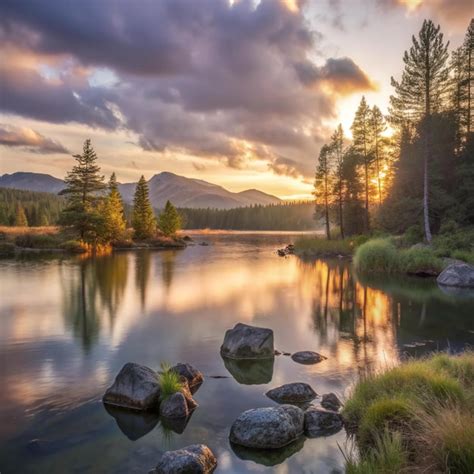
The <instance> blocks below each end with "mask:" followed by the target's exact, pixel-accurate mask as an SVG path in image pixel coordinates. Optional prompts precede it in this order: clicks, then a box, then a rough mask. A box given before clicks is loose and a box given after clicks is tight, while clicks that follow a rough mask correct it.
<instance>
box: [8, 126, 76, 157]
mask: <svg viewBox="0 0 474 474" xmlns="http://www.w3.org/2000/svg"><path fill="white" fill-rule="evenodd" d="M0 145H3V146H8V147H21V148H25V149H26V150H28V151H31V152H34V153H40V154H50V153H69V150H68V149H67V148H66V147H64V146H63V145H61V143H59V142H58V141H56V140H52V139H51V138H47V137H45V136H43V135H41V134H40V133H38V132H35V131H34V130H32V129H31V128H26V127H14V126H11V125H6V124H0Z"/></svg>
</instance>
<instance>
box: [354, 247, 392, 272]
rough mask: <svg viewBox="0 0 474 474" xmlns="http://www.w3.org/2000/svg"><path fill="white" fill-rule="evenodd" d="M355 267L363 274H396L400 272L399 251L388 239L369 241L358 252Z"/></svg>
mask: <svg viewBox="0 0 474 474" xmlns="http://www.w3.org/2000/svg"><path fill="white" fill-rule="evenodd" d="M354 265H355V268H356V269H357V270H358V271H361V272H367V271H370V272H383V273H396V272H398V271H399V260H398V253H397V249H396V248H395V245H393V243H392V242H391V241H390V240H388V239H372V240H369V241H367V242H366V243H364V244H362V245H361V246H360V247H359V248H358V249H357V250H356V253H355V256H354Z"/></svg>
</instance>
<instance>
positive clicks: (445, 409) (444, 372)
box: [343, 352, 474, 474]
mask: <svg viewBox="0 0 474 474" xmlns="http://www.w3.org/2000/svg"><path fill="white" fill-rule="evenodd" d="M343 417H344V419H345V422H346V424H347V425H348V426H349V427H350V428H352V430H353V432H354V433H355V440H356V443H357V446H358V447H359V453H360V456H359V458H358V459H357V460H354V458H347V459H346V467H347V472H349V473H353V474H359V473H362V472H369V473H370V472H403V471H405V470H406V471H410V472H412V471H413V472H415V471H416V472H418V471H424V472H453V473H454V472H456V473H466V474H467V473H472V472H474V353H472V352H466V353H464V354H463V355H460V356H449V355H447V354H438V355H434V356H432V357H430V358H427V359H423V360H419V361H414V360H412V361H408V362H405V363H403V364H401V365H400V366H398V367H394V368H391V369H389V370H386V371H385V372H381V373H377V374H369V375H367V376H365V377H363V378H361V379H360V380H359V381H358V382H357V384H356V385H355V386H354V389H353V391H352V394H351V396H350V398H349V400H348V401H347V402H346V404H345V406H344V410H343ZM387 433H388V434H387ZM387 436H388V437H387ZM394 440H399V441H400V443H399V447H398V448H397V449H396V450H395V454H397V453H398V454H400V456H395V459H398V460H399V461H400V463H401V464H400V465H398V466H397V467H396V469H398V471H397V470H395V471H394V470H392V467H390V466H389V467H384V465H383V462H384V460H385V459H386V458H387V446H389V447H393V442H394ZM406 453H409V455H408V456H407V455H406ZM364 469H365V470H364ZM377 469H378V471H377Z"/></svg>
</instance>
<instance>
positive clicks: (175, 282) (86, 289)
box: [0, 236, 474, 473]
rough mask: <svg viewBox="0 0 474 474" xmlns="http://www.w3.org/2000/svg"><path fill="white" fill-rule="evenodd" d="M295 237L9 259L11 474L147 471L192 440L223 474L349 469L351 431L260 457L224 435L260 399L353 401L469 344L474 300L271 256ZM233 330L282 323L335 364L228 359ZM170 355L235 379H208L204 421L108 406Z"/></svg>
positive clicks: (3, 311)
mask: <svg viewBox="0 0 474 474" xmlns="http://www.w3.org/2000/svg"><path fill="white" fill-rule="evenodd" d="M287 239H288V237H281V238H280V240H279V241H274V242H272V241H269V240H268V237H265V238H264V239H263V238H261V239H254V238H252V237H248V238H245V239H242V237H240V238H236V237H232V238H231V239H228V240H226V238H225V236H219V237H218V238H216V239H215V240H214V241H211V239H209V240H210V241H211V245H210V246H209V247H201V246H194V247H189V248H188V249H186V250H185V251H165V252H147V251H143V252H123V253H117V254H114V255H109V256H104V257H101V258H97V259H85V260H84V259H77V260H76V259H72V260H69V259H66V260H58V259H53V260H38V259H35V260H28V259H25V260H22V261H0V322H1V325H2V330H1V331H0V360H2V361H5V363H3V364H0V379H1V381H2V383H3V385H4V386H8V390H3V391H0V416H1V418H2V420H5V421H4V422H3V423H2V424H1V425H0V459H2V464H3V465H2V466H1V469H2V472H5V473H8V472H25V473H28V472H64V471H71V470H75V471H87V469H88V467H90V465H91V463H92V465H93V466H94V469H95V472H111V471H114V472H117V473H119V472H133V471H142V472H147V470H148V469H150V468H152V467H153V466H154V465H156V462H157V457H158V454H159V452H161V451H163V450H164V449H177V448H179V447H182V446H185V445H186V444H192V443H196V442H204V443H208V444H209V445H210V446H211V448H212V449H213V450H214V451H215V452H216V453H217V454H218V456H219V458H220V459H222V462H221V463H220V470H221V472H242V473H245V472H251V471H255V470H258V469H259V467H258V466H257V464H262V465H265V466H274V465H277V464H280V463H283V464H284V465H285V470H286V471H287V472H303V471H305V470H306V471H307V472H330V471H331V469H340V468H341V466H342V465H343V459H342V457H341V455H340V452H339V449H338V446H337V443H339V444H341V443H343V442H344V436H345V435H344V434H343V433H342V432H341V433H338V434H336V435H334V436H331V437H329V438H325V439H318V440H306V442H305V443H304V444H303V443H302V444H301V445H299V444H296V445H295V447H294V450H293V449H288V451H287V452H285V453H272V456H270V457H268V456H265V453H263V454H262V453H260V454H259V457H257V458H252V457H251V456H254V454H255V453H251V454H249V453H246V452H244V451H243V450H239V449H235V453H234V451H233V450H232V447H231V446H229V443H228V430H229V427H230V424H231V423H232V421H233V420H234V419H235V418H236V417H237V416H238V415H239V414H240V412H242V411H243V410H246V409H249V408H255V407H259V406H268V405H269V404H271V403H272V402H271V401H269V400H268V398H267V397H265V395H264V393H265V392H266V391H267V390H268V389H270V388H274V387H276V386H278V385H281V384H283V383H289V382H295V381H302V382H307V383H310V384H311V385H313V386H314V388H315V390H316V391H317V392H318V393H325V392H329V391H333V392H336V393H337V394H338V395H343V394H344V391H345V390H346V388H347V387H348V385H349V384H350V383H351V382H352V381H353V380H354V377H355V376H356V375H357V373H358V372H359V371H360V370H365V369H366V368H367V367H379V366H386V365H387V364H392V363H393V362H395V361H397V360H398V359H399V358H400V357H403V356H404V354H405V353H407V354H410V355H415V356H417V355H421V354H423V353H425V352H427V351H432V350H435V349H444V348H448V347H449V348H450V349H451V350H453V349H455V350H458V349H461V348H462V347H463V346H464V345H465V344H467V343H471V344H472V343H473V342H474V333H473V330H474V327H473V322H472V314H473V313H474V300H472V299H471V300H469V299H460V298H457V297H456V296H450V295H447V294H445V293H443V292H442V291H440V290H439V289H438V287H437V286H436V284H435V283H434V282H433V281H424V280H417V279H407V278H403V279H394V278H390V279H383V278H380V277H377V278H370V277H369V278H367V277H366V278H361V277H359V276H357V275H355V274H354V273H353V271H352V268H351V265H350V262H347V261H343V260H337V259H336V260H326V261H316V262H303V261H301V260H299V259H297V258H287V259H281V258H277V257H276V256H275V255H274V249H275V248H277V247H281V246H282V245H281V244H286V243H288V240H287ZM237 322H247V323H249V324H254V325H259V326H264V327H270V328H272V329H273V331H274V334H275V345H276V348H277V349H278V350H280V351H282V352H296V351H300V350H315V351H317V352H320V353H322V354H324V355H326V356H327V357H328V359H327V360H325V361H324V362H322V363H320V364H317V365H316V366H301V365H298V364H295V363H294V362H293V361H292V360H291V359H290V358H289V357H284V356H279V357H276V358H275V360H270V361H257V365H255V366H252V365H251V364H250V366H249V365H248V362H249V361H244V362H243V363H239V362H236V361H227V360H223V359H222V358H221V357H220V353H219V347H220V345H221V343H222V338H223V335H224V333H225V331H226V329H228V328H230V327H233V326H234V325H235V323H237ZM162 360H167V361H169V362H171V363H176V362H190V363H192V364H193V365H196V366H197V367H198V368H199V369H201V370H202V371H203V372H204V374H205V375H218V376H231V377H228V378H218V379H213V378H209V377H207V378H206V381H205V383H204V384H203V386H202V387H201V389H200V390H199V392H198V393H197V395H196V399H197V401H198V403H199V405H200V408H199V410H196V412H195V413H194V414H193V417H192V418H191V419H190V420H189V419H188V420H184V422H183V423H182V424H181V425H180V426H168V425H167V423H166V420H162V421H161V422H158V421H157V420H156V419H155V418H154V417H138V418H137V417H136V416H124V415H123V414H121V413H115V412H114V413H110V414H109V413H107V412H106V411H105V410H104V408H103V406H102V404H101V403H100V399H101V396H102V394H103V392H104V390H105V388H106V387H107V386H109V385H110V384H111V382H112V380H113V378H114V376H115V374H116V373H117V372H118V370H119V369H120V368H121V367H122V365H123V364H124V363H125V362H128V361H134V362H138V363H142V364H145V365H148V366H150V367H152V368H155V369H157V368H158V367H159V364H160V362H161V361H162ZM132 415H133V414H132ZM170 433H173V435H172V436H171V434H170ZM65 436H67V438H68V440H69V441H68V442H67V443H66V442H65V441H64V439H63V438H64V437H65ZM33 439H40V440H42V443H41V446H54V449H46V452H47V453H50V454H46V455H44V456H43V455H42V456H41V457H40V458H33V454H31V456H30V455H29V454H28V453H29V451H28V450H27V451H26V453H27V454H25V446H28V445H29V444H28V443H30V441H31V440H33ZM165 439H166V440H167V444H166V446H165V444H164V440H165ZM70 440H72V441H70ZM30 446H33V445H30ZM34 446H37V444H34ZM289 448H290V447H289ZM158 451H159V452H158ZM246 460H247V461H246ZM255 463H257V464H255ZM275 470H277V468H275Z"/></svg>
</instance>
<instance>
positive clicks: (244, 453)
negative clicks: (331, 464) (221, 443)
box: [230, 436, 306, 467]
mask: <svg viewBox="0 0 474 474" xmlns="http://www.w3.org/2000/svg"><path fill="white" fill-rule="evenodd" d="M305 441H306V438H305V437H304V436H300V437H299V438H298V439H297V440H296V441H293V442H292V443H290V444H287V445H286V446H283V448H279V449H255V448H246V447H245V446H239V445H238V444H235V443H230V447H231V448H232V451H234V453H235V455H236V456H237V457H238V458H240V459H243V460H244V461H253V462H255V463H257V464H261V465H263V466H269V467H270V466H276V465H278V464H281V463H282V462H283V461H285V460H286V459H288V458H289V457H291V456H293V455H294V454H296V453H297V452H298V451H301V449H302V448H303V446H304V443H305Z"/></svg>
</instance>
